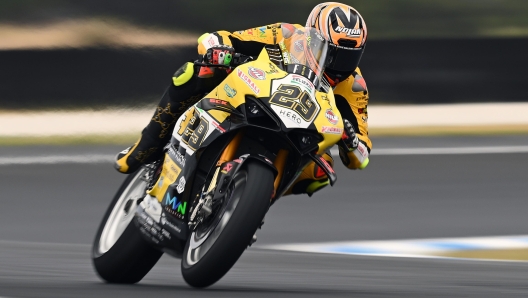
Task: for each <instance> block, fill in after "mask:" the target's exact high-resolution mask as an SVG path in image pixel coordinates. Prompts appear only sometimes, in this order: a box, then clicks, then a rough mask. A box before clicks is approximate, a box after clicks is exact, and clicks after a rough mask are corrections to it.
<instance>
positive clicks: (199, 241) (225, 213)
mask: <svg viewBox="0 0 528 298" xmlns="http://www.w3.org/2000/svg"><path fill="white" fill-rule="evenodd" d="M246 183H247V173H246V172H245V171H242V172H239V173H237V175H236V176H235V177H234V179H233V183H232V184H231V186H230V188H229V192H228V194H226V198H225V200H224V202H223V204H222V206H221V207H220V208H218V211H217V213H216V214H215V215H214V217H213V218H212V219H211V220H209V221H208V222H206V223H205V224H204V225H202V224H200V225H199V226H198V227H197V228H196V229H195V231H193V232H192V233H191V236H190V237H189V238H190V239H189V248H188V250H187V253H186V255H185V256H184V258H185V259H184V261H185V262H184V264H186V265H187V266H188V267H190V266H193V265H194V264H196V263H198V262H199V261H200V260H201V259H202V258H203V257H204V256H205V255H206V254H207V252H208V251H209V250H210V249H211V247H212V246H213V245H214V243H215V242H216V240H217V239H218V237H219V236H220V235H221V234H222V231H223V230H224V229H225V227H226V226H227V224H228V222H229V220H230V219H231V216H232V215H233V212H234V211H235V209H236V207H237V205H238V202H239V201H240V198H241V197H242V194H243V192H244V189H245V188H246Z"/></svg>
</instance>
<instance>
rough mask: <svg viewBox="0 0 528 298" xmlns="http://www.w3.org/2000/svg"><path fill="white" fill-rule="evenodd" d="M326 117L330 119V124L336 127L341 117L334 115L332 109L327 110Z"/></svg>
mask: <svg viewBox="0 0 528 298" xmlns="http://www.w3.org/2000/svg"><path fill="white" fill-rule="evenodd" d="M325 117H326V119H328V122H330V123H332V124H333V125H336V124H337V122H338V121H339V117H337V115H336V114H334V112H332V110H331V109H328V110H326V113H325Z"/></svg>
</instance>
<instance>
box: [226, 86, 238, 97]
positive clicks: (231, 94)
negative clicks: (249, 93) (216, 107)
mask: <svg viewBox="0 0 528 298" xmlns="http://www.w3.org/2000/svg"><path fill="white" fill-rule="evenodd" d="M224 91H225V92H226V94H227V96H229V97H235V95H236V94H237V91H236V90H235V89H233V88H231V87H230V86H229V85H228V84H225V85H224Z"/></svg>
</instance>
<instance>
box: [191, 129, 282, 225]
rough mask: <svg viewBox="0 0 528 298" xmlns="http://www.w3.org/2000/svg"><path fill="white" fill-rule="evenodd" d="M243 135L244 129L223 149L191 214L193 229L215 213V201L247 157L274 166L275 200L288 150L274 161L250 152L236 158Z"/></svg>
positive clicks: (280, 151)
mask: <svg viewBox="0 0 528 298" xmlns="http://www.w3.org/2000/svg"><path fill="white" fill-rule="evenodd" d="M243 136H244V131H240V132H238V133H237V134H236V136H235V137H234V138H233V139H232V140H231V141H230V142H229V144H228V145H227V146H226V147H225V148H224V151H222V154H221V155H220V158H219V159H218V161H217V163H216V169H215V172H214V174H213V177H212V178H211V182H210V183H209V186H208V187H207V188H204V189H203V191H202V192H201V194H200V195H199V196H200V197H199V198H197V199H198V202H197V204H196V205H195V207H194V208H193V210H192V212H191V214H190V217H189V227H190V228H191V230H192V229H193V228H194V227H196V226H197V224H198V223H200V222H201V221H202V220H203V219H204V218H206V217H208V216H209V215H211V214H212V213H213V209H214V206H213V205H214V202H218V201H219V200H221V199H222V197H223V196H225V194H226V193H227V188H228V186H229V185H230V183H231V181H232V179H233V177H234V175H235V173H236V172H237V171H238V169H239V168H240V167H241V165H242V164H243V163H244V162H245V160H247V159H256V160H259V161H261V162H263V163H264V164H267V165H268V166H269V167H271V168H272V170H273V171H274V174H275V181H274V184H273V188H274V191H273V195H272V197H271V199H272V200H273V199H274V198H275V194H276V191H277V188H278V186H279V183H280V181H281V179H282V174H283V172H284V166H285V164H286V159H287V157H288V151H286V150H282V149H281V150H279V152H278V154H277V157H276V158H275V161H274V162H273V163H272V162H271V161H270V160H268V159H267V158H263V157H261V156H251V155H249V154H244V155H242V156H240V157H239V158H236V159H235V154H236V152H237V150H238V147H239V145H240V142H241V140H242V138H243Z"/></svg>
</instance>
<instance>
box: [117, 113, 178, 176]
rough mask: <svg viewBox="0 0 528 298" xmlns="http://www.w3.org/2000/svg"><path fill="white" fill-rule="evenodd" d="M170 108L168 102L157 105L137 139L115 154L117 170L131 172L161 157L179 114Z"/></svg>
mask: <svg viewBox="0 0 528 298" xmlns="http://www.w3.org/2000/svg"><path fill="white" fill-rule="evenodd" d="M171 110H172V109H171V104H170V103H168V104H167V105H166V106H165V107H163V106H158V107H157V108H156V113H155V114H154V116H153V117H152V119H151V120H150V122H149V124H148V125H147V127H145V128H144V129H143V131H142V132H141V137H140V138H139V140H138V141H137V142H136V143H135V144H134V145H132V146H130V147H128V148H127V149H125V150H123V151H121V152H119V153H118V154H117V156H116V161H115V164H114V166H115V168H116V169H117V170H118V171H119V172H121V173H125V174H129V173H133V172H135V171H136V170H137V169H138V168H139V167H140V166H141V165H143V164H145V163H149V162H153V161H155V160H157V159H159V158H161V153H162V152H163V147H164V146H165V144H167V142H168V141H169V140H170V137H171V133H172V130H173V128H174V125H175V123H176V120H177V119H178V118H179V116H180V115H179V114H177V113H174V111H171Z"/></svg>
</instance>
